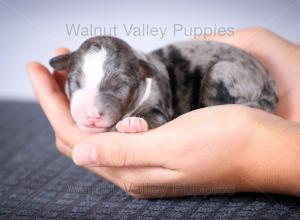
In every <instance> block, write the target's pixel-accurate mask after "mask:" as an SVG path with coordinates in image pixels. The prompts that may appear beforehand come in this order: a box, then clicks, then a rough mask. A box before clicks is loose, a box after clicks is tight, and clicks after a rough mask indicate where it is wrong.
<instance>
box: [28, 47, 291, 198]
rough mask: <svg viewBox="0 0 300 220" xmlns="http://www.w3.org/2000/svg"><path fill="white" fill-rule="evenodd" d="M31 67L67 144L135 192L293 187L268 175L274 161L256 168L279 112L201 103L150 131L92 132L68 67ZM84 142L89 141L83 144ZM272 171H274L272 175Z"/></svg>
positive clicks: (78, 159)
mask: <svg viewBox="0 0 300 220" xmlns="http://www.w3.org/2000/svg"><path fill="white" fill-rule="evenodd" d="M65 52H66V51H65ZM28 70H29V72H30V76H31V79H32V83H33V87H34V89H35V92H36V95H37V97H38V100H39V102H40V104H41V106H42V108H43V109H44V111H45V113H46V116H47V117H48V119H49V121H50V123H51V125H52V127H53V129H54V131H55V133H56V137H57V145H58V148H59V150H60V151H61V152H62V153H64V154H65V155H67V156H69V157H73V160H74V162H75V163H77V164H78V165H82V166H86V167H87V168H88V169H90V170H91V171H93V172H95V173H97V174H99V175H101V176H103V177H105V178H107V179H108V180H110V181H112V182H113V183H115V184H116V185H118V186H120V187H121V188H123V189H124V190H125V191H127V192H128V193H129V194H131V195H133V196H136V197H158V196H162V197H165V196H182V195H196V194H205V193H209V192H212V191H213V193H218V192H220V191H221V192H226V191H232V190H234V191H257V190H258V189H257V188H256V187H258V188H260V189H262V190H265V191H271V192H284V193H285V189H286V187H284V186H283V184H281V182H280V181H277V182H276V183H277V184H275V183H274V184H273V186H270V184H265V182H264V181H263V180H264V179H265V177H266V175H265V172H264V171H265V170H267V169H268V168H269V167H271V168H272V169H274V166H272V165H273V164H272V161H270V162H269V163H265V164H262V166H261V169H260V172H255V171H256V169H253V168H255V166H259V164H258V163H257V161H258V162H262V161H266V160H265V159H266V158H264V156H265V154H264V152H261V150H260V149H259V148H257V146H259V147H261V146H260V142H259V140H260V138H258V137H260V136H261V135H259V134H260V133H263V134H265V133H266V130H268V129H265V128H266V127H268V128H271V127H278V125H279V124H284V122H282V119H280V118H278V117H275V116H273V115H271V114H267V113H265V112H262V111H259V110H256V109H250V108H247V107H243V106H238V105H227V106H218V107H210V108H205V109H200V110H196V111H194V112H191V113H188V114H185V115H183V116H181V117H179V118H177V119H175V120H173V121H172V122H169V123H167V124H165V125H163V126H162V127H160V128H157V129H154V130H150V131H148V132H145V133H140V134H120V133H114V132H109V133H103V134H97V135H93V136H91V135H87V134H86V133H83V132H82V131H81V130H80V129H78V128H77V126H76V125H75V123H74V122H73V120H72V118H71V116H70V114H69V108H68V101H67V99H66V97H65V96H64V94H63V92H62V90H61V88H60V87H61V86H62V85H63V83H62V82H63V79H64V77H65V74H66V73H54V74H53V75H50V74H49V71H48V70H47V69H46V68H45V67H43V66H41V65H40V64H38V63H31V64H30V65H29V66H28ZM237 116H238V117H237ZM278 121H280V123H278ZM245 125H247V126H245ZM270 125H271V126H270ZM274 125H275V126H274ZM66 131H67V132H66ZM261 131H263V132H261ZM272 132H273V130H270V131H268V132H267V133H268V135H267V137H268V136H270V137H274V134H273V133H272ZM270 133H271V134H270ZM275 133H276V132H275ZM254 134H255V135H254ZM264 137H266V135H264ZM275 137H276V136H275ZM269 139H272V138H269ZM82 143H84V144H88V145H87V146H86V145H85V147H82V145H81V144H82ZM74 146H76V147H75V149H74V150H73V147H74ZM276 146H277V145H276ZM263 149H264V148H263ZM268 150H269V149H268ZM91 155H93V157H92V158H91V157H90V156H91ZM249 155H250V157H249ZM253 155H256V157H255V158H254V159H253ZM280 155H285V154H284V153H282V152H280V154H279V157H278V158H280ZM274 156H278V155H277V154H275V155H274ZM91 159H92V160H93V161H94V162H93V161H91ZM267 159H268V158H267ZM254 161H255V162H254ZM90 162H93V163H92V165H91V163H90ZM264 168H266V169H264ZM269 169H270V168H269ZM254 170H255V171H254ZM287 173H289V172H286V174H287ZM267 178H270V179H272V175H269V174H268V175H267ZM262 179H263V180H262ZM249 183H251V184H249ZM278 184H279V186H280V187H278ZM280 184H281V185H280ZM275 186H276V187H275ZM178 188H179V190H178ZM294 191H295V190H294ZM287 193H289V192H287Z"/></svg>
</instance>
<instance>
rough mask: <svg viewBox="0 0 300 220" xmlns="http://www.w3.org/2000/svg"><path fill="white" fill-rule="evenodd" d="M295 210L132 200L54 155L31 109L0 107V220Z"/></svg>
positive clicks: (252, 197)
mask: <svg viewBox="0 0 300 220" xmlns="http://www.w3.org/2000/svg"><path fill="white" fill-rule="evenodd" d="M299 205H300V200H299V199H298V198H295V197H289V196H281V195H270V194H269V195H265V194H262V193H248V194H246V193H244V194H233V195H218V196H216V195H214V196H202V197H201V196H199V197H188V198H178V199H154V200H137V199H133V198H131V197H130V196H127V195H126V194H125V193H124V192H123V191H121V190H119V189H118V188H117V187H114V186H113V185H112V184H110V183H109V182H107V181H105V180H104V179H102V178H101V177H99V176H96V175H94V174H92V173H89V172H88V171H86V170H84V169H82V168H79V167H76V166H74V165H73V164H72V162H71V161H70V160H69V159H67V158H66V157H64V156H62V155H60V154H59V153H58V151H57V150H56V148H55V143H54V139H53V132H52V130H51V128H50V127H49V124H48V122H47V120H46V118H45V117H44V115H43V113H42V111H41V110H40V108H39V106H38V105H37V104H34V103H22V102H10V101H1V102H0V219H33V218H38V219H52V218H53V219H54V218H56V219H300V206H299Z"/></svg>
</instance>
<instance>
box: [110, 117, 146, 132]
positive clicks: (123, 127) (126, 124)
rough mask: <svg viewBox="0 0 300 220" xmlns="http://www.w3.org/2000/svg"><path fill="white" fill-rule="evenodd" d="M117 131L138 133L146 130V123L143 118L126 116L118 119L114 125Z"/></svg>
mask: <svg viewBox="0 0 300 220" xmlns="http://www.w3.org/2000/svg"><path fill="white" fill-rule="evenodd" d="M116 128H117V130H118V131H119V132H122V133H138V132H143V131H147V130H148V123H147V122H146V121H145V120H144V119H143V118H138V117H128V118H124V119H123V120H122V121H119V122H118V123H117V125H116Z"/></svg>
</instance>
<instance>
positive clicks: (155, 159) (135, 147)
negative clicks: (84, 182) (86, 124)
mask: <svg viewBox="0 0 300 220" xmlns="http://www.w3.org/2000/svg"><path fill="white" fill-rule="evenodd" d="M156 130H158V129H155V130H151V131H149V132H143V133H138V134H123V133H116V132H108V133H102V134H97V135H94V136H91V137H90V138H88V139H86V140H84V141H83V142H82V143H80V144H79V145H77V146H76V147H75V148H74V150H73V161H74V162H75V164H77V165H80V166H83V165H96V166H104V167H132V166H151V167H153V166H154V167H164V166H165V160H166V159H167V158H168V156H167V155H165V152H166V151H165V150H164V149H162V148H163V147H161V145H163V144H162V143H165V142H164V140H163V138H162V137H161V136H163V135H164V134H160V133H159V131H156ZM160 137H161V138H160ZM158 139H159V140H160V141H161V142H162V143H159V141H157V140H158ZM166 148H167V147H166Z"/></svg>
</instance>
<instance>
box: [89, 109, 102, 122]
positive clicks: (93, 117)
mask: <svg viewBox="0 0 300 220" xmlns="http://www.w3.org/2000/svg"><path fill="white" fill-rule="evenodd" d="M86 116H87V118H88V119H89V120H92V121H95V120H98V119H100V117H101V116H100V114H99V112H98V111H97V109H96V108H91V109H87V110H86Z"/></svg>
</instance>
